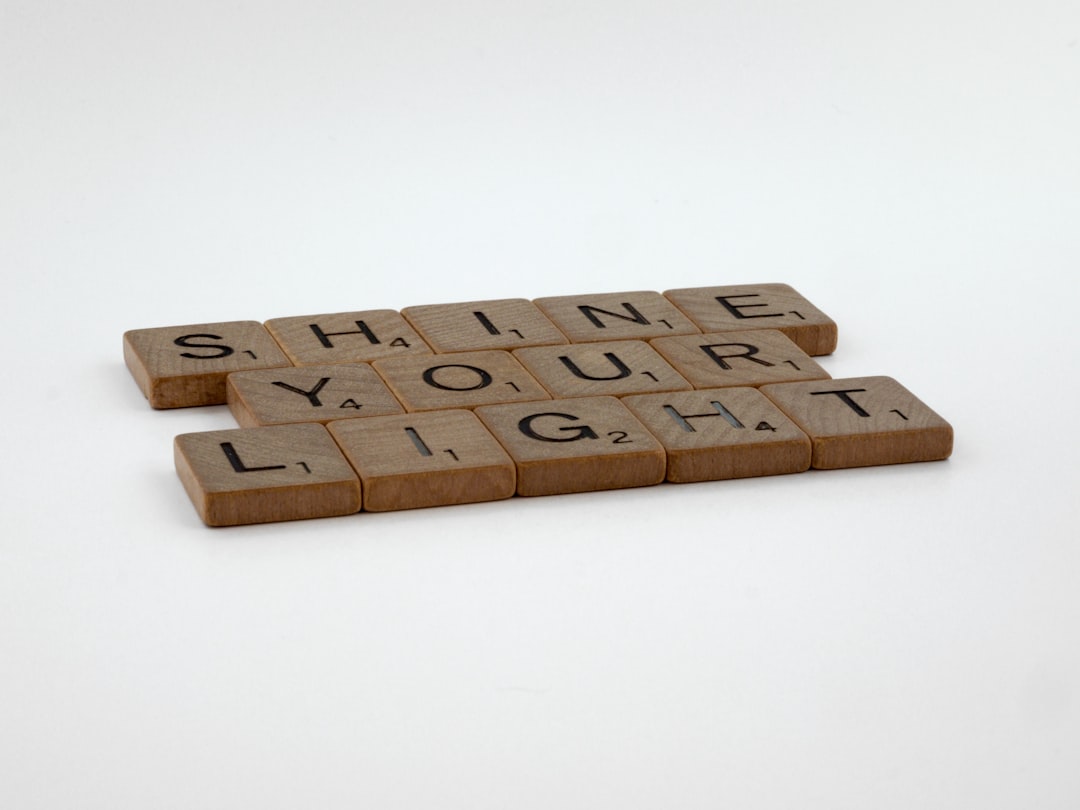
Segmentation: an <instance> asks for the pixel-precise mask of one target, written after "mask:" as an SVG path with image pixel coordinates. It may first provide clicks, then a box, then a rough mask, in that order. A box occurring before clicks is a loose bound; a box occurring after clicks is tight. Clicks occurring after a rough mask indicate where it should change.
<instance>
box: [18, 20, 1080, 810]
mask: <svg viewBox="0 0 1080 810" xmlns="http://www.w3.org/2000/svg"><path fill="white" fill-rule="evenodd" d="M1078 215H1080V7H1078V6H1077V4H1076V3H1075V2H1074V0H1067V1H1064V2H1058V3H1054V2H1030V1H1029V2H1024V3H1019V2H1001V3H976V2H948V1H947V0H946V1H944V2H943V1H942V0H936V1H935V2H907V3H895V2H889V3H885V2H816V3H785V2H773V3H763V2H749V1H748V2H712V3H707V2H697V3H694V2H664V3H661V2H655V1H654V0H639V1H638V2H633V1H632V0H624V2H621V3H615V2H581V1H580V0H579V1H578V2H547V3H537V2H517V3H505V4H503V3H495V2H479V1H475V2H433V1H432V0H429V2H409V1H408V0H405V1H402V0H398V1H397V2H354V3H315V2H307V3H295V4H285V3H253V2H243V1H241V2H227V3H226V2H220V3H196V2H184V3H139V2H130V3H118V2H104V1H103V2H79V3H76V2H38V1H35V2H29V1H23V0H0V272H2V273H3V291H2V293H0V295H2V303H0V308H2V311H0V338H2V340H3V344H2V345H3V346H4V355H3V366H2V374H0V379H2V382H0V385H2V388H3V392H2V397H0V403H2V404H0V407H2V409H3V410H2V415H3V419H4V428H3V434H2V435H3V444H2V448H3V453H2V457H0V476H2V480H0V484H2V493H3V514H2V526H3V528H2V534H3V537H2V540H0V805H2V806H3V807H5V808H14V809H18V810H24V809H25V810H30V809H31V808H65V810H66V809H67V808H109V810H117V808H140V809H141V808H155V809H156V808H243V807H257V808H260V809H261V810H273V809H274V808H297V807H318V808H358V807H368V808H435V807H438V808H470V810H471V809H473V808H561V809H562V810H567V809H569V808H608V807H610V808H620V809H623V808H657V807H672V808H717V807H738V808H793V807H798V808H802V809H803V810H806V809H808V808H828V809H829V810H835V809H836V808H860V809H861V808H875V809H876V810H885V809H886V808H921V809H922V810H926V809H927V808H950V810H952V809H954V808H961V807H978V808H982V809H983V810H986V809H987V808H1040V809H1041V810H1049V809H1051V808H1070V809H1071V808H1076V807H1077V806H1080V769H1078V768H1077V764H1078V762H1080V648H1078V638H1080V551H1078V548H1077V542H1078V539H1080V529H1078V521H1080V509H1078V507H1077V491H1078V490H1080V487H1078V484H1080V476H1078V474H1077V471H1076V459H1077V455H1078V452H1080V427H1078V425H1080V416H1078V415H1077V410H1076V402H1077V399H1076V397H1077V392H1078V386H1077V383H1076V379H1077V378H1076V376H1075V375H1077V373H1078V372H1080V367H1078V366H1080V364H1078V359H1077V357H1078V349H1080V346H1078V343H1080V341H1078V336H1080V327H1078V326H1077V322H1078V319H1080V309H1078V307H1080V282H1078V280H1077V278H1078V271H1080V227H1078V224H1080V223H1078ZM776 281H782V282H787V283H789V284H792V285H793V286H795V287H796V288H797V289H799V290H800V291H801V292H803V293H804V294H805V295H806V296H807V297H808V298H810V299H811V300H812V301H813V302H814V303H815V304H817V305H818V306H820V307H821V308H822V309H824V310H825V311H826V312H828V313H829V314H830V315H832V316H833V317H834V318H835V319H836V320H837V322H838V323H839V324H840V346H839V349H838V350H837V352H836V353H835V355H833V356H832V357H829V358H825V359H824V361H823V364H824V365H825V367H826V368H827V370H828V371H829V372H830V373H831V374H833V375H834V376H837V377H841V376H856V375H865V374H888V375H891V376H894V377H896V378H897V379H899V380H900V381H901V382H902V383H904V384H905V385H906V386H908V387H909V388H911V389H912V390H913V391H914V392H915V393H916V394H917V395H918V396H920V397H921V398H922V399H924V400H925V401H926V402H927V403H928V404H929V405H930V406H931V407H932V408H934V409H935V410H937V411H938V412H939V413H941V414H942V415H943V416H945V418H947V419H948V420H949V421H950V422H952V424H953V425H954V428H955V430H956V447H955V452H954V455H953V457H952V459H950V460H949V461H947V462H940V463H932V464H919V465H905V466H900V467H888V468H872V469H865V470H846V471H837V472H828V473H825V472H821V473H807V474H804V475H799V476H787V477H775V478H766V479H759V480H750V481H738V482H723V483H716V484H699V485H686V486H675V485H664V486H659V487H654V488H651V489H645V490H633V491H623V492H601V493H595V494H588V495H573V496H562V497H554V498H538V499H514V500H511V501H507V502H502V503H496V504H482V505H475V506H463V507H453V508H441V509H429V510H419V511H413V512H400V513H391V514H383V515H369V514H361V515H356V516H353V517H350V518H339V519H329V520H315V521H305V522H301V523H290V524H277V525H268V526H256V527H244V528H237V529H227V530H210V529H207V528H205V527H204V526H203V525H202V524H201V523H200V522H199V520H198V518H197V516H196V514H195V511H194V509H193V508H192V506H191V504H190V502H189V501H188V500H187V497H186V495H185V494H184V492H183V490H182V488H181V487H180V484H179V482H178V479H177V478H176V475H175V473H174V471H173V467H172V457H171V442H172V437H173V436H174V435H175V434H177V433H183V432H189V431H194V430H209V429H217V428H224V427H231V426H233V421H232V419H231V417H230V415H229V414H228V411H227V410H226V409H225V408H224V407H213V408H205V409H193V410H184V411H172V412H155V411H152V410H151V409H150V408H149V407H148V405H147V404H146V402H145V400H144V399H143V397H142V395H141V394H140V393H139V392H138V390H137V388H136V387H135V385H134V383H133V382H132V380H131V379H130V376H129V374H128V372H127V371H126V369H125V368H124V366H123V362H122V357H121V334H122V333H123V332H124V331H125V330H127V329H133V328H143V327H152V326H166V325H176V324H190V323H201V322H210V321H216V320H233V319H257V320H265V319H268V318H272V317H280V316H288V315H305V314H314V313H323V312H338V311H346V310H358V309H371V308H384V307H389V308H395V309H398V308H401V307H404V306H407V305H411V304H429V303H445V302H450V301H465V300H474V299H483V298H500V297H519V296H520V297H527V298H534V297H539V296H548V295H568V294H574V293H585V292H611V291H620V290H637V289H655V290H664V289H671V288H674V287H691V286H706V285H713V284H729V283H730V284H734V283H750V282H776Z"/></svg>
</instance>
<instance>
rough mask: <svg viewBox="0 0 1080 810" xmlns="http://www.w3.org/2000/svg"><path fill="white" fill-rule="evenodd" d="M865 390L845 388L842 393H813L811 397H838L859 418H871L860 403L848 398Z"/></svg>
mask: <svg viewBox="0 0 1080 810" xmlns="http://www.w3.org/2000/svg"><path fill="white" fill-rule="evenodd" d="M865 390H866V389H865V388H845V389H844V390H842V391H811V392H810V396H812V397H818V396H824V395H825V394H832V395H834V396H836V397H838V398H839V399H840V401H841V402H843V403H844V404H845V405H847V406H848V407H849V408H851V410H853V411H855V413H857V414H858V415H859V416H869V415H870V414H869V413H868V412H867V411H866V410H865V409H864V408H863V407H862V406H861V405H860V404H859V403H858V402H856V401H855V400H853V399H852V398H851V397H850V396H848V395H849V394H858V393H860V392H862V391H865Z"/></svg>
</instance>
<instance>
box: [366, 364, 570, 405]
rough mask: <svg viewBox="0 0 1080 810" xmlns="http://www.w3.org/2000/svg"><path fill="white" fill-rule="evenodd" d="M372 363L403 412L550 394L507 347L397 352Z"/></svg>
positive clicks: (539, 396)
mask: <svg viewBox="0 0 1080 810" xmlns="http://www.w3.org/2000/svg"><path fill="white" fill-rule="evenodd" d="M372 365H373V366H374V367H375V370H376V371H378V372H379V375H380V376H381V377H382V378H383V379H384V380H385V381H386V384H387V385H388V386H389V387H390V390H391V391H393V392H394V396H396V397H397V398H398V399H399V400H400V401H401V403H402V404H403V405H404V406H405V410H407V411H444V410H452V409H455V408H470V409H471V408H475V407H476V406H477V405H491V404H493V403H497V402H526V401H532V400H537V399H551V397H550V396H548V393H547V391H545V390H544V387H543V386H542V385H540V383H538V382H537V381H536V380H534V379H533V378H532V376H531V375H530V374H529V372H527V371H526V370H525V369H524V368H522V366H521V363H519V362H518V361H517V360H515V359H514V358H513V357H512V356H511V355H510V353H509V352H501V351H484V352H460V353H457V354H440V355H435V356H428V357H399V358H397V359H394V360H378V361H376V362H375V363H373V364H372Z"/></svg>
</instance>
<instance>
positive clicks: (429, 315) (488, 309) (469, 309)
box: [401, 298, 568, 353]
mask: <svg viewBox="0 0 1080 810" xmlns="http://www.w3.org/2000/svg"><path fill="white" fill-rule="evenodd" d="M401 314H402V315H404V316H405V317H406V319H408V321H409V323H411V324H412V325H413V326H414V327H415V328H416V331H417V332H419V333H420V335H421V336H422V337H423V338H424V340H426V341H427V342H428V345H430V346H431V348H433V349H434V350H435V351H436V352H439V353H443V352H468V351H476V350H479V349H516V348H519V347H521V346H550V345H554V344H559V343H567V342H568V341H567V339H566V336H565V335H563V333H562V332H560V331H559V329H558V328H557V327H556V326H555V324H553V323H552V322H551V321H549V320H548V319H547V317H545V316H544V313H542V312H541V311H540V310H539V309H538V308H537V307H536V305H535V304H533V303H532V302H531V301H527V300H525V299H524V298H507V299H502V300H497V301H468V302H464V303H458V304H431V305H425V306H418V307H406V308H405V309H403V310H401Z"/></svg>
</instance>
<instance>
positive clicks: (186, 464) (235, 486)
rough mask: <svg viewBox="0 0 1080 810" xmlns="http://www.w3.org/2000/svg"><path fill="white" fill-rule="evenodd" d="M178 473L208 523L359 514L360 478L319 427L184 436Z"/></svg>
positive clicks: (177, 449)
mask: <svg viewBox="0 0 1080 810" xmlns="http://www.w3.org/2000/svg"><path fill="white" fill-rule="evenodd" d="M174 459H175V462H176V472H177V474H178V475H179V476H180V480H181V481H182V482H183V485H184V489H185V490H186V491H187V493H188V496H189V497H190V498H191V502H192V503H193V504H194V505H195V509H196V511H198V513H199V517H201V518H202V519H203V522H205V523H206V524H207V525H208V526H237V525H240V524H246V523H271V522H275V521H283V520H300V519H304V518H316V517H335V516H338V515H349V514H352V513H354V512H358V511H360V506H361V490H360V481H359V479H358V478H357V476H356V474H355V473H354V472H353V469H352V467H350V466H349V463H348V462H347V461H346V460H345V457H344V456H343V455H342V454H341V451H340V450H339V449H338V447H337V445H336V444H335V443H334V441H333V439H331V438H330V434H329V433H327V431H326V428H324V427H323V426H322V425H310V424H309V425H280V426H275V427H260V428H240V429H236V430H214V431H207V432H203V433H185V434H182V435H180V436H177V437H176V440H175V442H174Z"/></svg>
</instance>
